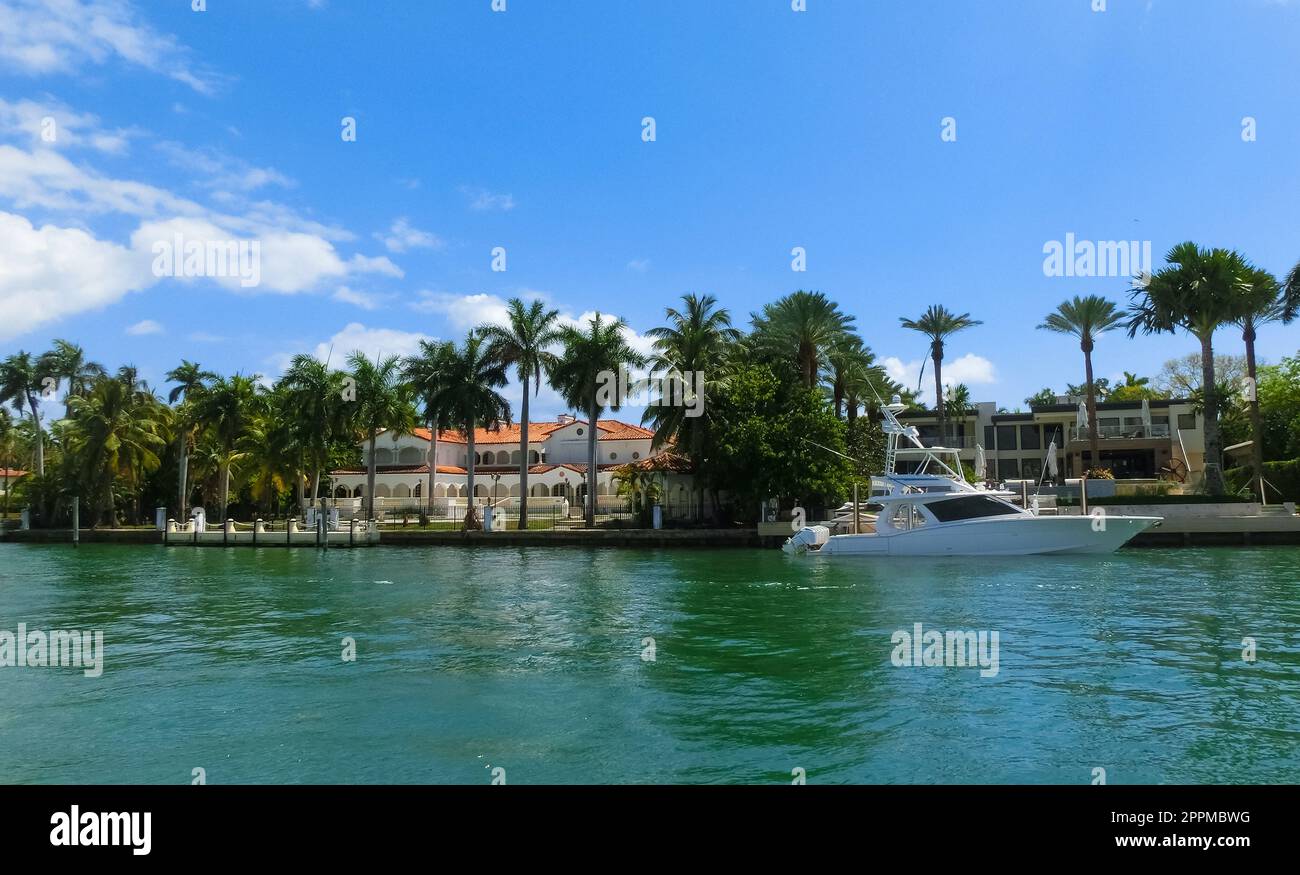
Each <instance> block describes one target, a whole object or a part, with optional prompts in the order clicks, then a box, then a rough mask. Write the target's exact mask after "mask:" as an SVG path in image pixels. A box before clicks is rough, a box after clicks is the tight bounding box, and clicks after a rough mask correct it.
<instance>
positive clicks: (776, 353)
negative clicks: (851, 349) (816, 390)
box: [752, 290, 854, 389]
mask: <svg viewBox="0 0 1300 875" xmlns="http://www.w3.org/2000/svg"><path fill="white" fill-rule="evenodd" d="M752 320H753V326H754V331H753V335H752V336H753V340H754V344H755V347H756V348H757V349H758V350H759V351H760V352H761V353H762V354H764V355H766V356H770V357H772V358H775V359H777V360H786V361H793V362H794V363H795V365H796V367H797V368H798V371H799V376H800V380H801V381H802V382H803V385H804V387H805V388H808V389H811V388H813V387H814V386H816V385H817V383H818V382H819V381H820V380H821V377H822V372H823V371H824V370H825V369H826V367H827V366H828V362H829V359H830V356H831V354H832V352H833V351H834V349H835V348H836V346H837V345H839V344H840V343H842V342H843V340H844V336H845V334H847V333H848V332H850V331H851V330H852V329H853V322H854V318H853V317H852V316H847V315H845V314H844V313H842V312H841V311H840V308H839V305H838V304H836V303H835V302H833V301H831V300H830V299H829V298H827V297H826V296H825V295H824V294H822V293H821V292H805V291H803V290H800V291H797V292H793V293H792V294H789V295H786V296H785V297H784V298H781V299H780V300H778V301H774V302H773V303H771V304H767V305H765V306H764V307H763V311H762V313H756V314H754V315H753V317H752Z"/></svg>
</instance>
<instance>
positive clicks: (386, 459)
mask: <svg viewBox="0 0 1300 875" xmlns="http://www.w3.org/2000/svg"><path fill="white" fill-rule="evenodd" d="M375 464H376V465H391V464H393V451H392V450H385V449H376V450H375Z"/></svg>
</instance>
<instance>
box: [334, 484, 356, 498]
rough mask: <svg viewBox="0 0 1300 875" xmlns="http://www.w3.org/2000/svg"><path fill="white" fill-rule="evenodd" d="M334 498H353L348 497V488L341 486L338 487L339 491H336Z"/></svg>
mask: <svg viewBox="0 0 1300 875" xmlns="http://www.w3.org/2000/svg"><path fill="white" fill-rule="evenodd" d="M334 497H335V498H351V497H352V496H350V495H348V488H347V487H346V486H340V487H338V488H337V489H335V490H334Z"/></svg>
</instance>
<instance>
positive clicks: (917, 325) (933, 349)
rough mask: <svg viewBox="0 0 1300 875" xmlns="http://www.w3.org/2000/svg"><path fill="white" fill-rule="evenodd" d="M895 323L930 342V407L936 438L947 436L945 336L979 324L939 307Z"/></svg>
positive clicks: (968, 315) (940, 305) (933, 306)
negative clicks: (936, 419) (936, 426)
mask: <svg viewBox="0 0 1300 875" xmlns="http://www.w3.org/2000/svg"><path fill="white" fill-rule="evenodd" d="M898 321H899V323H900V324H901V325H902V326H903V327H904V328H907V329H910V330H912V331H918V332H920V333H921V334H924V335H925V336H926V337H927V338H929V339H930V359H931V360H932V361H933V362H934V407H935V412H936V413H937V414H938V416H939V438H940V440H941V441H942V440H944V439H946V437H947V434H948V433H947V431H946V429H945V425H946V418H945V417H944V411H943V350H944V344H945V343H946V342H947V340H948V338H949V337H952V336H953V335H954V334H956V333H957V332H959V331H965V330H966V329H967V328H973V327H975V326H976V325H982V324H983V323H982V322H980V321H979V320H978V319H972V318H970V314H969V313H961V314H958V313H953V312H952V311H951V310H949V309H948V308H947V307H944V306H943V305H942V304H939V305H935V304H931V305H930V307H929V308H928V309H927V310H926V311H925V312H924V313H922V314H921V316H920V317H919V318H917V319H908V318H906V317H900V318H899V320H898Z"/></svg>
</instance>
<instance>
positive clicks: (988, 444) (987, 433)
mask: <svg viewBox="0 0 1300 875" xmlns="http://www.w3.org/2000/svg"><path fill="white" fill-rule="evenodd" d="M984 449H986V450H991V449H993V426H991V425H986V426H984Z"/></svg>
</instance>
